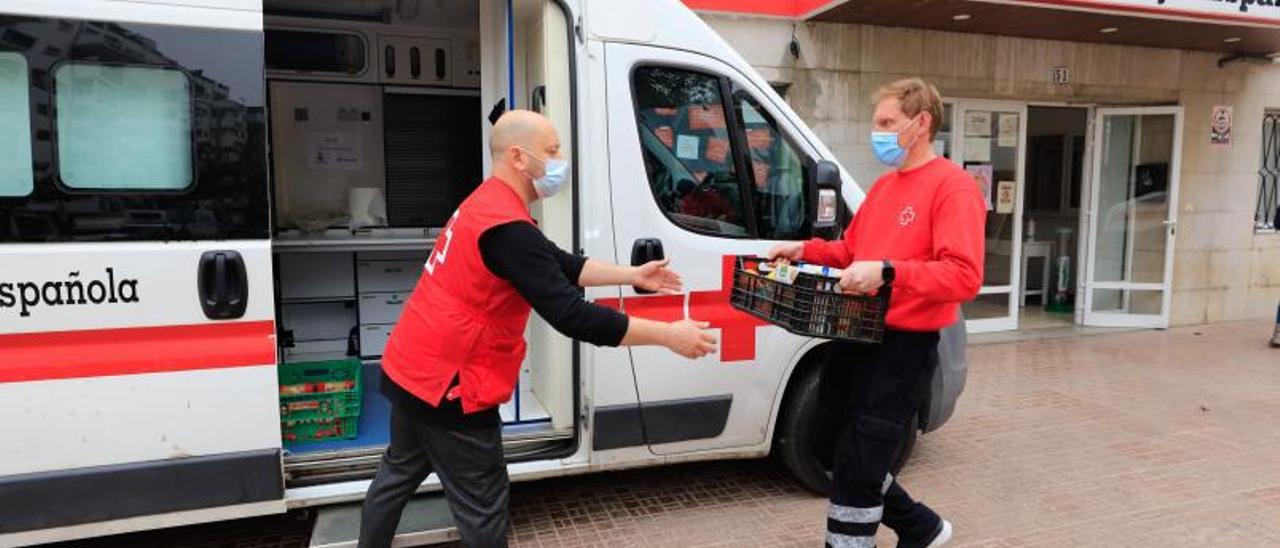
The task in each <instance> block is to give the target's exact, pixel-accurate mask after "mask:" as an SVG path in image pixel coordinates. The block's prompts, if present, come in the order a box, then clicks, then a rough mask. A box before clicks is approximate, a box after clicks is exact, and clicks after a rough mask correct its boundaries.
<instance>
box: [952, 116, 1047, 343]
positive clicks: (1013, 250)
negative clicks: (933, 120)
mask: <svg viewBox="0 0 1280 548" xmlns="http://www.w3.org/2000/svg"><path fill="white" fill-rule="evenodd" d="M948 102H950V103H951V104H952V105H953V106H952V110H951V115H952V120H951V128H952V130H951V133H952V149H953V150H954V151H955V153H954V154H953V156H954V157H955V161H956V163H957V164H958V165H960V166H964V162H965V153H966V151H965V146H964V145H965V134H964V113H965V111H969V110H989V111H992V112H996V113H999V112H1004V113H1011V112H1016V113H1017V114H1018V156H1017V157H1018V167H1017V168H1016V169H1017V181H1016V182H1017V191H1016V193H1017V197H1016V199H1015V200H1014V210H1013V239H1012V241H1011V242H1010V260H1011V261H1012V264H1011V265H1010V270H1009V283H1008V284H1006V285H996V286H991V285H986V284H985V283H984V284H983V286H982V289H980V290H979V291H978V294H979V295H1000V294H1007V295H1009V314H1008V315H1007V316H1002V317H998V318H988V319H975V320H967V321H966V322H965V329H966V330H967V331H968V332H969V333H987V332H993V331H1014V330H1017V329H1018V315H1019V312H1020V311H1021V306H1020V304H1021V303H1019V302H1018V288H1019V287H1021V286H1020V285H1019V284H1020V282H1021V280H1022V220H1023V217H1022V209H1023V191H1024V190H1025V188H1024V187H1025V185H1026V163H1027V106H1028V103H1027V102H1025V101H992V100H981V99H954V100H951V101H948ZM993 138H995V137H993ZM991 184H992V187H993V188H992V189H991V191H992V194H993V199H994V194H995V192H996V188H995V187H996V186H997V185H998V184H999V181H992V182H991ZM992 214H994V212H992ZM985 233H986V228H985V227H984V228H983V234H984V237H985ZM983 260H984V261H985V260H986V259H985V257H984V258H983Z"/></svg>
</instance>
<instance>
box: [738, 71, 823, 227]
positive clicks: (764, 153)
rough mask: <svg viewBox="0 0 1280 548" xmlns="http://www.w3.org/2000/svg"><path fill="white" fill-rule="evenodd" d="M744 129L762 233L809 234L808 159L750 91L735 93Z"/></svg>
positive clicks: (755, 204) (756, 211)
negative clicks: (806, 166) (804, 159)
mask: <svg viewBox="0 0 1280 548" xmlns="http://www.w3.org/2000/svg"><path fill="white" fill-rule="evenodd" d="M734 106H735V107H736V108H737V112H738V117H739V120H740V121H741V123H742V127H743V128H744V130H745V134H746V142H747V149H748V156H747V158H748V161H749V162H750V165H751V170H750V178H751V181H752V183H753V187H752V189H753V191H754V192H753V197H754V199H753V200H752V201H753V202H754V204H753V205H754V208H755V214H756V218H757V219H758V223H759V224H758V226H759V229H760V237H761V238H764V239H766V240H790V239H799V238H805V237H807V236H808V235H809V229H808V226H807V223H806V222H805V221H806V215H805V212H806V211H808V208H807V206H806V201H807V197H808V192H807V189H806V187H805V172H804V166H805V162H804V161H803V160H802V158H803V157H802V156H801V155H800V154H799V153H798V152H797V151H796V148H795V146H793V145H792V144H791V142H790V141H788V139H787V137H786V136H785V135H784V134H783V133H782V132H781V131H780V130H779V129H778V126H777V124H775V123H774V121H773V119H772V117H770V116H769V114H768V113H767V112H766V111H765V110H764V109H763V108H761V106H760V103H758V102H756V100H755V99H753V98H752V97H751V96H750V95H748V94H746V93H745V92H742V91H739V92H737V93H735V94H734Z"/></svg>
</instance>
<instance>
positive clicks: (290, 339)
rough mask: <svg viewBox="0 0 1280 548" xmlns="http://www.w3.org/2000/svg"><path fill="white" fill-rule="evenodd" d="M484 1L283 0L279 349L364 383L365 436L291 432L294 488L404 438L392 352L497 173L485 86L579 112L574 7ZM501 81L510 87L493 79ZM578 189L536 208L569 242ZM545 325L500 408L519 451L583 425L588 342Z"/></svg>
mask: <svg viewBox="0 0 1280 548" xmlns="http://www.w3.org/2000/svg"><path fill="white" fill-rule="evenodd" d="M479 4H480V3H479V2H475V1H474V0H326V1H323V2H320V1H315V0H266V2H265V6H264V7H265V11H266V19H265V48H264V49H265V52H266V71H267V72H266V74H267V85H268V105H269V108H268V117H269V123H270V128H271V129H270V135H269V139H270V142H269V150H270V168H271V177H272V198H273V200H272V203H273V209H274V226H273V238H272V243H273V253H274V256H275V273H276V274H275V276H276V277H275V283H276V315H277V318H278V327H277V331H278V333H277V340H278V344H279V352H278V356H279V360H280V363H281V366H282V367H290V366H294V365H295V364H304V365H301V367H306V365H305V364H312V363H316V364H318V363H322V362H327V361H332V360H350V359H359V360H360V364H361V367H360V374H361V377H362V379H361V380H362V383H361V384H362V387H363V389H362V400H361V402H360V413H359V416H358V417H353V418H352V421H353V422H354V423H356V424H357V428H356V435H355V436H354V437H351V436H350V434H348V435H346V436H334V437H331V438H329V439H324V440H320V441H307V442H301V441H296V440H290V439H289V438H288V436H287V435H286V439H285V440H284V449H285V467H286V472H287V474H288V479H289V482H290V484H291V485H306V484H314V483H319V482H325V481H336V480H343V479H357V478H362V477H369V476H370V475H371V474H372V471H373V469H374V466H375V465H376V462H377V457H378V456H379V455H380V454H381V452H382V450H383V449H384V448H385V446H386V444H387V442H388V424H389V415H390V405H389V403H388V402H387V401H386V400H385V398H384V397H383V396H382V395H381V392H380V390H379V388H378V386H379V382H380V380H381V373H380V364H379V359H380V357H381V355H382V351H383V347H384V346H385V345H386V341H387V338H388V337H389V335H390V332H391V329H392V328H393V327H394V325H395V323H396V320H397V319H398V317H399V314H400V311H401V309H402V307H403V305H404V303H405V301H406V300H407V299H408V297H409V294H410V292H411V291H412V290H413V287H414V285H415V284H416V282H417V280H418V277H419V275H420V274H421V272H422V265H423V263H424V262H425V261H426V257H427V255H428V253H429V252H430V251H431V247H432V245H433V244H434V241H435V237H436V236H437V235H438V234H439V233H440V231H441V230H442V227H443V226H444V225H445V223H446V221H447V220H448V219H449V217H450V216H451V215H452V213H453V211H454V209H456V207H457V206H458V204H459V203H460V202H461V201H462V199H463V198H465V197H466V195H467V194H468V193H470V191H471V190H472V189H474V188H475V186H476V185H477V184H478V183H479V182H480V181H481V179H482V177H483V171H484V168H483V164H484V162H485V161H486V160H485V152H484V147H485V143H484V137H483V136H484V132H485V131H487V128H488V127H489V126H490V122H489V121H488V119H487V114H488V113H489V110H490V109H491V108H492V105H484V104H482V100H483V98H485V97H490V96H492V97H497V98H498V99H502V100H508V101H511V102H513V103H514V104H515V105H516V106H517V107H518V108H535V109H541V110H542V111H543V112H544V114H547V115H548V116H550V117H552V119H553V120H556V121H557V123H558V125H559V124H560V123H561V120H563V121H564V122H563V123H564V124H566V125H567V120H568V119H569V112H568V110H569V108H571V107H570V103H569V99H568V97H567V93H564V94H563V95H561V93H562V92H564V91H565V90H568V87H569V86H568V71H567V65H568V61H567V47H568V46H567V39H566V37H567V36H568V34H567V32H568V27H567V25H568V23H567V22H566V21H564V17H563V14H562V13H561V12H560V11H559V8H558V7H556V6H555V5H554V3H551V2H544V1H542V0H521V1H518V2H515V3H514V5H513V10H514V13H515V19H514V21H513V24H512V25H510V26H509V27H508V26H507V25H505V24H501V25H499V24H490V25H483V24H482V20H481V17H482V11H484V10H482V9H481V7H480V5H479ZM500 15H501V16H502V18H503V19H505V16H506V14H505V10H502V13H501V14H500ZM482 29H492V32H489V33H488V34H487V35H486V33H485V32H484V30H482ZM508 36H509V37H510V39H508ZM484 44H496V45H492V46H486V45H484ZM488 48H502V49H503V50H505V51H500V55H494V56H491V58H494V59H502V60H503V61H504V62H506V63H509V66H508V67H485V66H482V64H481V59H482V57H484V52H485V51H487V49H488ZM485 58H490V57H485ZM487 69H491V73H492V75H496V76H493V77H487V76H485V74H486V72H485V71H486V70H487ZM497 69H501V70H497ZM508 71H510V72H511V73H512V74H513V75H514V77H513V78H511V79H510V80H508V78H507V77H506V74H507V72H508ZM490 81H492V82H493V86H494V87H495V89H493V90H487V89H485V88H484V86H482V82H486V83H487V82H490ZM509 81H510V82H511V83H514V86H515V87H514V89H511V90H508V87H509ZM499 89H500V90H499ZM508 95H510V97H508ZM561 128H562V129H561V134H562V140H563V141H564V144H565V146H566V150H572V148H571V143H569V140H570V138H569V137H568V136H567V135H568V133H569V132H568V131H567V127H565V126H563V125H562V126H561ZM572 199H573V198H572V196H568V197H565V198H562V199H561V200H563V201H562V202H560V203H549V204H537V205H535V208H534V211H533V213H534V217H535V218H537V219H538V220H539V223H540V226H541V227H542V228H543V230H544V231H545V232H546V233H547V234H548V235H549V236H551V237H552V239H553V240H555V241H557V243H558V244H560V245H561V246H562V247H564V248H571V247H572V215H571V214H561V213H564V212H570V211H571V208H572V207H573V206H572ZM529 331H530V335H531V336H530V337H529V352H528V358H527V359H526V360H525V363H524V365H523V366H522V370H521V375H520V381H519V386H518V388H517V390H516V393H515V395H514V397H513V398H512V400H511V401H510V402H508V403H507V404H505V405H503V406H502V407H501V409H500V413H501V415H502V418H503V421H504V438H505V440H506V441H507V445H508V448H507V449H508V454H509V455H511V456H512V457H513V458H520V456H521V455H525V456H533V455H545V454H547V453H549V452H554V451H556V450H560V449H563V448H565V447H568V446H570V445H571V443H572V437H573V432H574V425H575V422H574V413H573V409H574V402H573V397H574V390H573V383H574V378H575V375H574V367H575V366H574V363H573V354H572V343H570V342H569V341H568V340H567V339H563V338H562V337H560V336H559V335H557V334H554V332H553V331H552V330H551V329H550V328H549V326H547V325H546V324H545V323H542V322H541V320H540V319H538V318H537V317H536V315H535V316H534V319H533V321H532V322H531V325H530V328H529ZM283 427H284V425H282V428H283Z"/></svg>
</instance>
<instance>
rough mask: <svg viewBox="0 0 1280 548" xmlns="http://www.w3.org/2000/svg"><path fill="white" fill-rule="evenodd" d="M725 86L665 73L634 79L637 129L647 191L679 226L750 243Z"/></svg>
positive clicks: (653, 70) (642, 71) (650, 71)
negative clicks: (726, 108) (733, 148)
mask: <svg viewBox="0 0 1280 548" xmlns="http://www.w3.org/2000/svg"><path fill="white" fill-rule="evenodd" d="M720 84H721V81H720V79H719V78H717V77H715V76H711V75H708V74H703V73H699V72H694V71H689V70H683V69H674V68H667V67H640V68H637V69H636V71H635V73H634V76H633V81H632V85H633V89H634V92H635V102H636V121H637V123H638V125H639V132H640V145H641V149H642V150H643V154H644V163H645V171H646V172H647V174H648V176H649V185H650V187H651V188H652V190H653V195H654V197H655V198H656V199H657V201H658V205H659V207H661V209H662V211H663V212H664V213H665V214H666V215H667V216H668V217H669V218H670V219H671V220H672V221H673V222H675V223H676V224H678V225H680V226H682V227H684V228H687V229H689V230H693V231H695V232H701V233H704V234H711V235H717V236H726V237H745V236H747V235H748V231H747V226H748V224H747V215H748V214H749V212H748V211H747V208H746V207H745V200H744V199H743V195H742V186H741V183H740V179H739V176H738V172H737V170H736V169H735V167H734V155H733V150H732V146H733V145H732V139H731V138H730V134H729V128H728V119H727V116H726V113H725V108H724V107H725V102H724V96H723V95H722V94H721V87H720Z"/></svg>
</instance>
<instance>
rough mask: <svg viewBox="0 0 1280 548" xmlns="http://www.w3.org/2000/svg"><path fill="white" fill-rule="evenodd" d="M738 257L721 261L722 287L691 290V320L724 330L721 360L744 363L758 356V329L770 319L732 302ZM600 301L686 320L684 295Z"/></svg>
mask: <svg viewBox="0 0 1280 548" xmlns="http://www.w3.org/2000/svg"><path fill="white" fill-rule="evenodd" d="M733 266H734V257H733V256H732V255H726V256H724V257H723V258H722V260H721V266H720V268H721V278H720V289H716V290H710V291H694V292H692V293H689V319H691V320H695V321H701V322H707V323H710V324H711V327H715V328H719V329H720V334H721V336H720V361H722V362H741V361H750V360H754V359H756V328H757V327H762V326H767V325H769V323H768V322H765V321H763V320H760V319H757V318H756V317H755V316H752V315H750V314H746V313H744V312H741V311H739V310H738V309H736V308H734V307H733V305H731V304H729V294H730V292H731V291H733ZM596 304H599V305H601V306H607V307H609V308H612V309H615V310H622V311H624V312H626V313H627V315H629V316H632V317H636V318H644V319H646V320H654V321H660V322H674V321H676V320H681V319H684V295H637V296H634V297H627V298H624V299H600V300H598V301H596Z"/></svg>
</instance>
